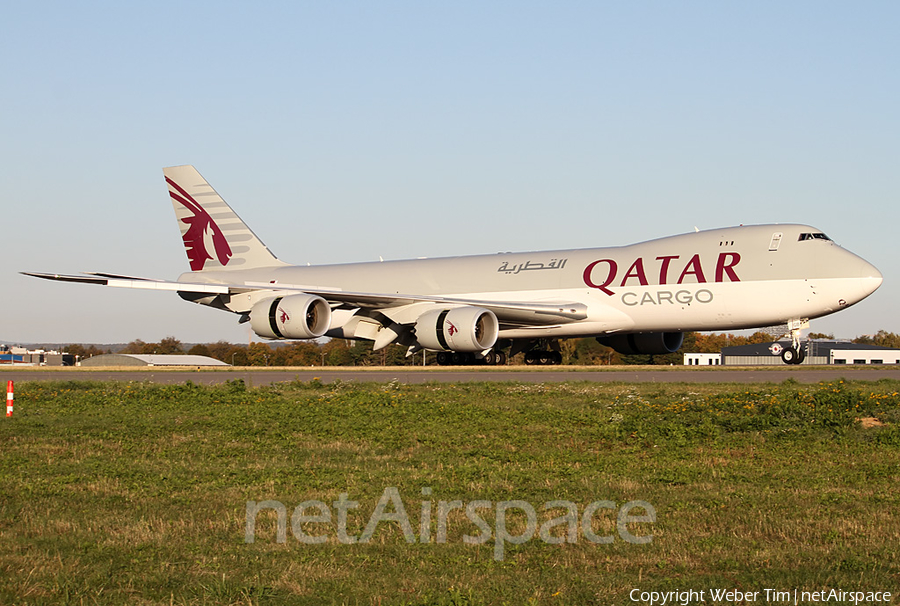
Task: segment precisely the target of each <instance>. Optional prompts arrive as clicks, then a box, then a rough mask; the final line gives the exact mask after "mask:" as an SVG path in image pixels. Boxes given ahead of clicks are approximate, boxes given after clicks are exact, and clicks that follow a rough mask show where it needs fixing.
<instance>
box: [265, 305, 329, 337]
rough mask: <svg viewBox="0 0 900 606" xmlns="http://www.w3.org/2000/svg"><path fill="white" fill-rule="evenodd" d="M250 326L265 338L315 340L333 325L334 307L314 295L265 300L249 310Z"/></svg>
mask: <svg viewBox="0 0 900 606" xmlns="http://www.w3.org/2000/svg"><path fill="white" fill-rule="evenodd" d="M250 326H251V327H252V328H253V332H255V333H256V334H258V335H259V336H261V337H263V338H266V339H315V338H318V337H321V336H322V335H324V334H325V331H326V330H328V328H329V326H331V306H329V305H328V302H327V301H325V299H323V298H322V297H317V296H315V295H305V294H300V295H288V296H286V297H276V298H274V299H265V300H264V301H260V302H259V303H257V304H256V305H254V306H253V308H252V309H251V310H250Z"/></svg>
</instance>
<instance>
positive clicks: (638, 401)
mask: <svg viewBox="0 0 900 606" xmlns="http://www.w3.org/2000/svg"><path fill="white" fill-rule="evenodd" d="M898 390H900V383H898V382H896V381H890V380H882V381H878V382H875V383H845V382H841V381H834V382H831V383H821V384H819V385H812V386H810V385H799V384H796V383H793V382H791V381H787V382H785V383H782V384H778V385H775V384H766V385H696V384H691V385H684V384H666V385H658V384H657V385H653V384H641V385H630V384H596V383H578V382H570V383H563V384H538V385H535V384H517V383H511V384H507V383H502V384H493V383H472V384H460V385H453V384H449V385H448V384H428V385H409V386H407V385H398V384H387V385H376V384H364V385H359V384H340V383H336V384H329V385H323V384H321V383H320V382H318V381H315V380H314V381H312V382H309V383H296V382H295V383H290V384H282V385H277V386H273V387H264V388H257V389H246V388H245V387H244V385H243V384H242V383H240V382H232V383H229V384H227V385H223V386H219V387H204V386H197V385H192V384H190V383H189V384H187V385H180V386H164V385H151V384H147V383H99V382H65V383H49V382H21V383H19V384H18V385H17V392H16V412H15V416H14V417H13V418H12V419H4V420H3V421H2V422H0V603H2V604H20V603H27V604H32V603H33V604H60V603H70V604H122V603H135V604H151V603H165V604H170V603H172V604H322V603H324V604H413V605H420V604H448V605H450V604H504V603H507V604H523V603H535V604H625V603H631V602H630V601H629V599H628V592H629V591H630V590H631V589H634V588H640V589H641V590H646V591H651V590H658V591H659V590H673V589H703V588H710V587H713V588H716V587H721V588H741V589H743V590H761V589H763V588H776V589H781V590H785V589H793V588H795V587H798V588H801V589H802V588H809V589H820V588H822V587H827V588H830V587H835V588H839V589H844V590H851V589H853V590H880V591H884V590H888V591H890V590H892V589H894V588H896V587H897V586H898V581H900V560H898V557H897V555H896V553H897V545H898V544H900V491H898V490H897V480H898V478H900V396H898V393H897V392H898ZM861 418H875V419H878V421H879V422H880V423H881V424H882V425H879V426H876V427H872V428H868V429H867V428H863V427H862V425H861V423H860V422H859V419H861ZM388 487H396V488H397V490H398V491H399V494H400V495H401V496H402V498H403V503H404V505H405V508H406V511H407V513H408V514H409V518H410V522H411V525H412V528H413V530H414V531H415V532H416V534H418V532H419V518H420V508H421V502H422V501H423V500H426V501H429V503H430V504H431V508H432V524H431V527H430V534H431V541H430V542H428V543H421V542H418V541H417V542H415V543H412V544H410V543H407V542H406V541H405V540H404V537H403V533H402V532H401V530H400V527H399V524H396V523H390V522H386V523H382V524H381V525H379V526H378V528H377V531H376V533H375V535H374V537H373V539H372V541H371V542H369V543H367V544H355V545H345V544H342V543H340V542H339V541H338V540H337V538H336V532H335V529H334V526H333V524H332V525H328V524H321V523H320V524H313V525H308V526H306V530H307V531H308V532H310V533H311V534H323V535H327V536H328V540H327V542H326V543H324V544H321V545H307V544H303V543H301V542H300V541H298V540H297V539H296V538H294V536H293V534H292V533H291V527H290V520H289V521H288V533H287V541H286V542H285V543H277V542H276V532H275V529H276V523H275V514H274V512H272V511H264V512H262V513H260V514H259V516H258V520H257V528H256V540H255V542H253V543H249V544H248V543H245V542H244V534H245V516H246V503H247V501H264V500H277V501H280V502H281V503H283V504H284V505H285V506H286V509H287V514H288V517H290V514H291V512H292V511H293V509H294V508H295V507H296V506H297V505H299V504H300V503H301V502H303V501H307V500H318V501H322V502H325V503H328V504H331V503H332V502H334V501H337V500H338V498H339V495H340V494H341V493H347V494H348V495H349V498H350V499H351V500H354V501H357V502H359V503H360V507H359V509H357V510H354V511H351V513H350V516H349V521H348V531H349V532H350V534H353V535H359V534H361V532H362V530H363V528H364V527H365V525H366V522H367V520H368V518H369V515H370V514H371V513H372V511H373V509H374V508H375V504H376V502H377V501H378V499H379V497H381V496H382V493H383V491H384V490H385V488H388ZM424 487H429V488H430V489H431V495H430V496H426V497H423V496H422V489H423V488H424ZM454 499H458V500H461V501H462V502H463V503H470V502H472V501H475V500H488V501H491V502H492V503H494V504H496V503H497V502H498V501H504V500H513V499H520V500H524V501H527V502H528V503H531V504H532V505H533V506H534V507H535V508H536V509H537V514H538V522H539V524H540V523H544V522H546V521H547V520H549V519H550V518H553V517H556V516H559V515H560V510H558V509H557V510H552V511H542V509H541V505H542V504H543V503H544V502H547V501H551V500H556V499H558V500H568V501H571V502H573V503H575V504H577V506H578V508H579V512H581V511H583V509H584V507H585V506H586V505H588V504H589V503H591V502H594V501H599V500H610V501H613V502H615V504H616V505H617V506H621V505H623V504H624V503H626V502H628V501H632V500H643V501H646V502H648V503H650V504H652V505H653V506H654V508H655V509H656V514H657V520H656V522H655V523H653V524H649V523H642V524H633V525H630V526H629V529H630V530H631V531H633V532H634V533H635V534H641V535H643V534H652V535H653V540H652V542H650V543H649V544H644V545H638V544H631V543H627V542H625V541H623V540H621V539H620V538H619V537H618V536H617V535H616V536H615V540H614V541H613V542H612V543H611V544H595V543H591V542H588V541H586V540H585V539H584V538H583V535H582V534H581V533H579V534H578V540H577V542H576V543H567V544H562V545H551V544H546V543H544V542H542V541H541V540H539V539H538V538H537V536H535V538H533V539H532V540H530V541H527V542H525V543H524V544H521V545H512V544H507V545H505V550H504V555H505V557H504V558H503V559H502V560H500V561H498V560H496V559H495V558H494V557H493V555H494V540H493V539H492V540H490V541H488V542H487V543H485V544H482V545H469V544H465V543H464V542H463V539H462V537H463V535H466V534H470V535H475V534H477V533H478V531H477V528H476V527H475V526H474V525H473V524H472V523H471V522H469V521H468V520H467V518H466V516H465V514H464V513H462V512H461V511H459V510H457V511H454V512H452V513H451V514H450V515H449V518H448V537H447V542H446V543H441V544H438V543H436V542H435V541H434V538H435V535H436V517H437V510H438V506H439V501H452V500H454ZM389 511H392V509H391V508H389ZM308 513H310V512H308ZM335 513H336V512H335ZM633 513H635V514H640V513H642V512H641V510H636V511H635V512H633ZM483 516H484V519H485V520H486V521H487V522H488V523H489V524H490V525H491V526H492V527H493V526H494V524H495V520H494V516H493V514H492V513H491V510H486V511H484V512H483ZM508 522H509V527H510V528H511V532H513V533H518V532H521V531H522V530H523V528H524V517H523V516H522V515H519V514H511V516H510V519H509V521H508ZM594 530H595V531H596V532H597V533H598V534H603V535H606V534H610V535H612V534H614V533H615V513H613V512H609V511H608V510H600V513H598V515H597V516H596V518H595V526H594ZM556 534H559V533H558V532H557V533H556Z"/></svg>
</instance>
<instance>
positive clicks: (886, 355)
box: [685, 340, 900, 366]
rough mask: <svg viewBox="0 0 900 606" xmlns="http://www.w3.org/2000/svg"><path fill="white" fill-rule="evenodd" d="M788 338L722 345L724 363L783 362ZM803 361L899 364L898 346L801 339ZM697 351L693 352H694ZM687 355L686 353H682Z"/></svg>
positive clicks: (805, 362) (767, 363) (733, 364)
mask: <svg viewBox="0 0 900 606" xmlns="http://www.w3.org/2000/svg"><path fill="white" fill-rule="evenodd" d="M790 346H791V343H790V341H780V342H777V343H757V344H753V345H738V346H735V347H723V348H722V364H723V365H724V366H782V365H784V362H783V361H782V359H781V352H782V351H783V350H784V349H786V348H788V347H790ZM801 347H804V348H806V358H805V359H804V360H803V364H805V365H810V364H900V349H891V348H889V347H879V346H877V345H862V344H859V343H851V342H849V341H819V340H814V341H804V342H803V343H802V344H801ZM695 355H696V354H695ZM685 357H686V356H685Z"/></svg>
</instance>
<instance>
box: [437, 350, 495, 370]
mask: <svg viewBox="0 0 900 606" xmlns="http://www.w3.org/2000/svg"><path fill="white" fill-rule="evenodd" d="M435 359H436V360H437V363H438V365H439V366H476V365H487V366H501V365H505V364H506V359H507V358H506V352H505V351H498V350H491V351H489V352H487V353H486V354H484V355H483V356H482V357H478V356H477V355H476V354H473V353H464V352H459V351H439V352H438V353H437V355H436V356H435Z"/></svg>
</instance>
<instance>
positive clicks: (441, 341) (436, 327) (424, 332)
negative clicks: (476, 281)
mask: <svg viewBox="0 0 900 606" xmlns="http://www.w3.org/2000/svg"><path fill="white" fill-rule="evenodd" d="M499 331H500V322H498V321H497V316H495V315H494V312H492V311H491V310H489V309H484V308H482V307H472V306H465V307H453V308H450V309H433V310H431V311H426V312H425V313H423V314H422V315H421V316H419V319H418V320H416V340H417V341H418V342H419V345H421V346H422V347H424V348H425V349H430V350H433V351H460V352H476V351H484V350H486V349H490V348H491V347H493V346H494V343H496V342H497V334H498V333H499Z"/></svg>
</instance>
